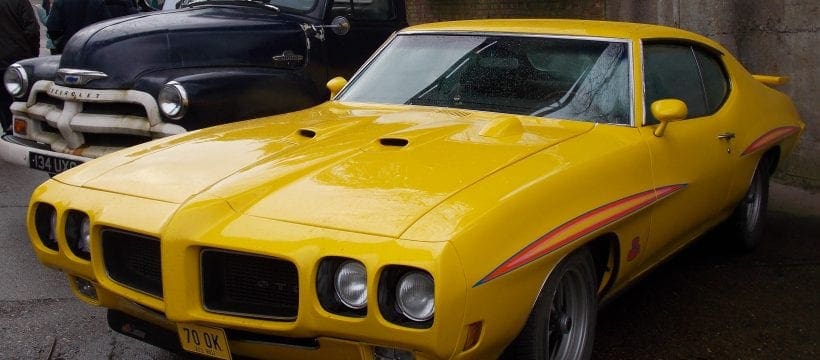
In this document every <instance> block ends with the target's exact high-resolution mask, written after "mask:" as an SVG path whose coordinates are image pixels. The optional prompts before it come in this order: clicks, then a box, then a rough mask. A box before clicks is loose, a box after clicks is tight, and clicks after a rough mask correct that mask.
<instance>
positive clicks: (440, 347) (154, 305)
mask: <svg viewBox="0 0 820 360" xmlns="http://www.w3.org/2000/svg"><path fill="white" fill-rule="evenodd" d="M40 202H42V203H48V204H51V205H53V206H54V207H55V208H56V211H57V213H58V219H59V220H58V221H57V229H60V228H61V227H64V226H65V225H64V224H65V216H66V215H65V214H66V212H68V211H69V210H81V211H84V212H86V213H87V214H89V216H90V218H91V222H92V232H91V233H92V239H91V249H92V251H91V260H90V261H89V260H84V259H82V258H79V257H77V256H75V255H74V254H73V253H72V252H71V250H70V248H69V246H68V245H67V240H66V238H65V235H61V234H58V235H57V242H58V245H59V249H58V250H57V251H55V250H52V249H49V248H48V247H46V246H44V245H43V243H42V241H41V240H40V239H39V235H38V234H37V230H36V227H35V224H34V213H35V210H34V209H35V208H36V206H35V205H36V204H37V203H40ZM28 228H29V236H30V237H31V240H32V244H33V247H34V249H35V252H36V253H37V256H38V258H39V259H40V261H41V262H43V263H44V264H46V265H48V266H51V267H54V268H58V269H60V270H62V271H64V272H65V273H66V274H67V275H68V277H69V283H70V284H71V287H72V290H73V292H74V294H75V295H76V296H77V297H79V298H80V299H82V300H83V301H86V302H88V303H90V304H93V305H96V306H102V307H106V308H109V309H113V310H116V311H118V312H121V313H124V314H128V315H129V316H132V317H135V318H138V319H141V320H143V321H146V322H148V323H150V324H153V325H155V326H158V327H160V328H162V329H165V330H166V331H168V332H170V333H173V334H176V331H177V328H176V325H177V324H179V323H190V324H200V325H203V326H209V327H218V328H222V329H225V330H226V332H227V333H228V334H234V335H233V336H232V335H228V338H229V344H230V348H231V350H232V352H233V353H234V354H236V355H241V356H248V357H254V358H270V357H273V358H276V359H374V358H375V357H374V356H375V355H374V353H373V351H374V347H375V346H382V347H387V348H395V349H404V350H409V351H412V352H413V353H414V355H415V358H416V359H445V358H471V357H474V355H475V352H460V351H457V350H456V349H462V348H463V346H464V343H465V341H466V340H465V338H466V336H467V334H468V332H469V329H468V324H464V306H465V304H464V301H465V292H466V289H467V284H466V280H465V279H464V277H463V275H462V272H461V271H458V270H457V269H459V265H458V264H459V262H458V259H457V255H456V254H455V253H454V250H453V249H452V247H451V246H450V245H449V244H447V243H415V242H405V241H398V240H395V239H389V238H384V237H379V236H375V235H365V234H357V233H348V232H343V231H337V230H330V229H321V228H316V227H312V226H306V225H298V224H292V223H283V222H277V221H272V220H269V219H261V218H254V217H248V216H243V215H240V214H237V213H235V212H234V211H233V209H231V208H230V207H229V206H228V205H227V203H225V202H224V201H223V200H221V199H214V198H204V197H201V198H199V199H193V200H191V201H189V202H188V203H186V204H185V205H182V206H180V205H179V204H172V203H167V202H161V201H155V200H150V199H143V198H134V197H129V196H125V195H120V194H112V193H107V192H101V191H96V190H92V189H85V188H77V187H73V186H68V185H65V184H62V183H59V182H57V181H54V180H52V181H48V182H46V183H45V184H44V185H42V186H41V187H40V188H38V189H37V190H35V193H34V195H33V197H32V206H30V208H29V216H28ZM104 228H117V229H122V230H123V231H129V232H135V233H140V234H145V235H146V236H151V237H156V238H160V239H161V265H162V288H163V293H162V295H161V297H159V296H155V295H150V294H146V293H145V292H141V291H138V290H135V289H133V288H131V287H129V286H126V285H124V284H122V283H119V282H117V281H115V280H113V279H112V278H111V276H110V274H109V271H108V270H109V269H108V268H107V266H106V264H105V261H104V260H103V259H104V256H103V253H102V251H103V250H101V246H102V245H103V241H102V239H101V229H104ZM271 239H277V240H275V241H272V240H271ZM203 249H219V250H224V251H230V252H237V253H243V254H254V255H260V256H275V257H277V258H281V259H284V260H287V261H289V262H292V263H293V264H296V266H297V268H298V281H299V295H298V315H297V317H296V318H295V319H292V320H287V321H276V320H270V319H261V318H258V317H249V316H239V315H232V314H224V313H214V312H209V311H207V310H206V309H205V306H203V300H202V299H203V296H202V293H203V290H202V288H201V282H202V281H201V276H202V275H201V273H200V270H201V268H200V266H201V264H200V263H199V261H200V260H199V259H200V254H201V253H202V250H203ZM328 256H344V257H348V258H353V259H356V260H358V261H361V262H362V263H363V264H364V265H365V266H366V268H367V269H368V288H369V289H371V290H369V292H370V293H369V298H370V299H371V302H370V303H371V304H372V305H368V310H367V313H366V315H365V316H363V317H351V316H344V315H340V314H334V313H330V312H328V311H327V310H326V309H325V308H323V306H322V305H321V304H320V302H319V300H318V297H317V291H318V290H317V285H316V281H317V280H316V279H317V270H318V264H319V263H320V261H321V260H322V259H324V258H326V257H328ZM396 264H399V265H404V266H412V267H416V268H421V269H425V270H427V271H429V272H430V273H431V274H433V276H434V278H435V279H436V315H435V319H434V322H433V325H432V326H431V327H430V328H425V329H418V328H409V327H405V326H401V325H397V324H394V323H391V322H390V321H388V320H386V319H385V317H384V316H383V315H382V314H380V310H379V307H378V305H377V304H376V302H377V301H378V300H376V299H377V298H378V295H377V287H378V284H379V282H378V280H379V279H378V276H379V269H383V268H384V267H385V266H386V265H396ZM370 269H373V270H370ZM77 279H83V280H85V281H88V282H89V283H90V284H91V285H93V287H94V289H95V291H94V292H95V293H96V296H93V297H92V296H89V295H88V293H87V292H85V293H84V292H82V291H80V289H79V287H78V286H77V283H78V281H77ZM120 330H121V329H118V331H120ZM121 332H122V331H121ZM236 334H251V335H253V336H244V337H243V336H237V335H236ZM129 335H131V336H133V334H129ZM142 340H146V341H148V340H147V339H142ZM305 341H307V343H311V342H313V343H315V344H316V346H304V344H305ZM300 344H301V345H300Z"/></svg>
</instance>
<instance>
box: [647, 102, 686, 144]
mask: <svg viewBox="0 0 820 360" xmlns="http://www.w3.org/2000/svg"><path fill="white" fill-rule="evenodd" d="M650 110H652V115H653V116H655V119H658V121H660V122H661V124H660V125H658V127H657V128H655V136H658V137H661V136H663V133H664V131H666V126H667V125H668V124H669V123H670V122H672V121H680V120H683V119H686V115H687V114H688V113H689V109H688V108H687V107H686V103H685V102H683V101H680V100H678V99H661V100H658V101H655V102H653V103H652V106H650Z"/></svg>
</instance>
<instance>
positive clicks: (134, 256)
mask: <svg viewBox="0 0 820 360" xmlns="http://www.w3.org/2000/svg"><path fill="white" fill-rule="evenodd" d="M102 248H103V259H104V260H105V269H106V270H107V271H108V276H109V277H111V279H112V280H114V281H116V282H118V283H120V284H122V285H124V286H127V287H129V288H132V289H135V290H138V291H142V292H144V293H147V294H150V295H154V296H156V297H160V298H161V297H162V267H161V265H160V250H159V239H156V238H152V237H147V236H144V235H138V234H133V233H129V232H125V231H120V230H113V229H105V230H103V231H102Z"/></svg>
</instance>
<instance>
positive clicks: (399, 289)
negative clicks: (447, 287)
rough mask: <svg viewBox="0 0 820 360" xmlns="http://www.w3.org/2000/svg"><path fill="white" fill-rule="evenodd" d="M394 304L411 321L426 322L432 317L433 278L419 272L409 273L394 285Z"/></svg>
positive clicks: (433, 308)
mask: <svg viewBox="0 0 820 360" xmlns="http://www.w3.org/2000/svg"><path fill="white" fill-rule="evenodd" d="M396 302H397V303H398V305H399V310H401V313H402V314H403V315H404V316H406V317H407V318H408V319H410V320H413V321H419V322H422V321H427V320H430V319H431V318H432V317H433V313H434V312H435V308H436V307H435V302H434V300H433V278H432V277H430V275H427V274H426V273H423V272H420V271H410V272H408V273H407V274H404V276H402V277H401V279H399V283H398V284H397V285H396Z"/></svg>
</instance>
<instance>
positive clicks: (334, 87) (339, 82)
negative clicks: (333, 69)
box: [327, 76, 347, 100]
mask: <svg viewBox="0 0 820 360" xmlns="http://www.w3.org/2000/svg"><path fill="white" fill-rule="evenodd" d="M345 85H347V80H345V78H343V77H341V76H337V77H335V78H333V79H330V81H328V82H327V89H328V90H330V100H333V98H335V97H336V95H338V94H339V91H341V90H342V88H343V87H345Z"/></svg>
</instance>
